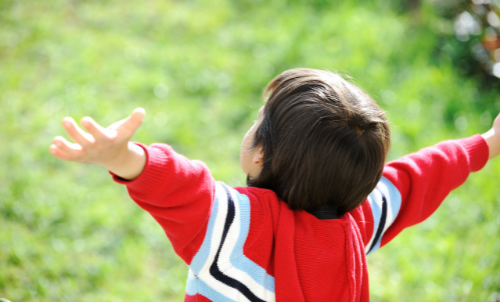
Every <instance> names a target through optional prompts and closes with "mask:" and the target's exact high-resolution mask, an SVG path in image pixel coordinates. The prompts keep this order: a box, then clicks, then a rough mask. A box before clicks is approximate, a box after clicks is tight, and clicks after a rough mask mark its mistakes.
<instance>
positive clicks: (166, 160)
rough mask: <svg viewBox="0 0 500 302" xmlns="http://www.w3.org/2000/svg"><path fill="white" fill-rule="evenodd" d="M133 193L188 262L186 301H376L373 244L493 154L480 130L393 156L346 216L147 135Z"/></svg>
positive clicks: (426, 210)
mask: <svg viewBox="0 0 500 302" xmlns="http://www.w3.org/2000/svg"><path fill="white" fill-rule="evenodd" d="M141 146H142V147H143V148H144V149H145V151H146V153H147V157H148V159H147V164H146V167H145V168H144V171H143V172H142V174H141V175H140V176H139V177H138V178H136V179H134V180H132V181H125V180H123V179H120V178H118V177H116V176H114V179H115V181H117V182H119V183H123V184H126V185H127V189H128V191H129V194H130V196H131V197H132V199H133V200H134V201H135V202H136V203H137V204H138V205H139V206H140V207H142V208H143V209H144V210H146V211H148V212H149V213H150V214H151V215H152V216H153V217H154V219H155V220H156V221H157V222H158V223H159V224H160V225H161V226H162V227H163V229H164V230H165V233H166V235H167V236H168V238H169V239H170V241H171V243H172V246H173V248H174V250H175V252H176V253H177V254H178V255H179V256H180V257H181V258H182V259H183V260H184V261H185V262H186V263H187V264H188V265H189V274H188V281H187V287H186V295H185V301H369V294H368V289H369V287H368V270H367V265H366V256H365V255H366V254H369V253H372V252H374V251H375V250H377V249H379V248H380V247H382V246H384V245H385V244H387V243H388V242H389V241H391V240H392V239H393V238H394V237H395V236H396V235H397V234H399V233H400V232H401V231H402V230H403V229H404V228H406V227H409V226H412V225H415V224H417V223H419V222H421V221H423V220H425V219H426V218H427V217H429V216H430V215H431V214H432V213H433V212H434V211H435V210H436V209H437V208H438V206H439V205H440V203H441V202H442V201H443V199H444V198H445V197H446V196H447V195H448V193H449V192H450V191H451V190H453V189H455V188H457V187H458V186H460V185H461V184H462V183H463V182H464V181H465V180H466V179H467V176H468V175H469V173H470V172H473V171H477V170H479V169H481V168H482V167H483V166H484V165H485V163H486V161H487V159H488V146H487V143H486V142H485V141H484V140H483V138H482V137H481V136H480V135H475V136H473V137H470V138H467V139H461V140H451V141H445V142H442V143H439V144H437V145H435V146H433V147H429V148H425V149H422V150H420V151H418V152H416V153H413V154H410V155H407V156H405V157H403V158H401V159H400V160H396V161H392V162H389V163H387V164H386V166H385V168H384V172H383V177H382V179H381V180H380V182H379V184H378V185H377V187H376V188H375V190H374V191H373V192H372V193H371V194H370V195H369V196H368V198H367V201H366V202H365V203H363V204H362V205H361V206H359V207H358V208H356V209H355V210H353V211H351V212H349V213H347V214H345V215H343V216H341V217H339V219H326V220H321V219H318V218H316V217H315V216H313V215H311V214H310V213H308V212H305V211H292V210H290V209H289V208H288V206H287V204H286V203H285V202H283V201H281V200H280V199H278V198H277V196H276V194H275V193H274V192H272V191H270V190H265V189H260V188H252V187H246V188H234V189H233V188H230V187H228V186H226V185H225V184H223V183H221V182H216V181H214V179H213V178H212V177H211V176H210V173H209V171H208V169H207V168H206V166H205V165H204V164H203V163H202V162H200V161H190V160H188V159H187V158H185V157H184V156H182V155H179V154H177V153H175V152H174V151H173V150H172V148H171V147H170V146H168V145H164V144H153V145H151V146H150V147H146V146H143V145H141Z"/></svg>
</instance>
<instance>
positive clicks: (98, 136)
mask: <svg viewBox="0 0 500 302" xmlns="http://www.w3.org/2000/svg"><path fill="white" fill-rule="evenodd" d="M144 115H145V111H144V109H142V108H136V109H135V110H134V111H133V112H132V114H131V115H130V116H129V117H127V118H125V119H123V120H121V121H118V122H116V123H114V124H112V125H111V126H109V127H108V128H103V127H101V126H100V125H99V124H97V123H96V122H95V121H94V120H93V119H92V118H90V117H84V118H82V120H81V125H82V126H83V128H85V130H87V131H88V133H87V132H85V131H84V130H82V129H81V128H80V127H78V125H77V124H76V122H75V121H74V120H73V119H72V118H71V117H65V118H64V119H63V120H62V125H63V127H64V129H65V130H66V132H67V133H68V135H69V136H70V137H71V139H72V140H73V141H74V143H71V142H69V141H67V140H66V139H65V138H64V137H62V136H57V137H55V138H54V139H53V141H52V145H51V146H50V148H49V150H50V152H51V153H52V154H53V155H54V156H55V157H57V158H59V159H63V160H68V161H76V162H84V163H91V164H96V165H99V166H102V167H104V168H106V169H108V170H109V171H111V172H112V173H114V174H116V175H118V176H120V177H121V178H124V179H134V178H136V177H137V176H139V175H140V174H141V172H142V170H143V169H144V166H145V165H146V160H147V158H146V154H145V152H144V150H143V149H142V148H141V147H139V146H138V145H136V144H133V143H131V142H130V138H131V137H132V136H133V135H134V133H135V131H136V130H137V129H138V128H139V126H140V125H141V123H142V119H143V117H144Z"/></svg>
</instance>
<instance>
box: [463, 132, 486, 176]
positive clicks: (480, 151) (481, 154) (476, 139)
mask: <svg viewBox="0 0 500 302" xmlns="http://www.w3.org/2000/svg"><path fill="white" fill-rule="evenodd" d="M458 142H459V143H460V144H461V145H462V146H463V147H464V148H465V150H466V151H467V154H468V156H469V167H470V171H471V172H476V171H479V170H481V169H482V168H483V167H484V165H486V162H488V157H489V152H490V150H489V147H488V143H487V142H486V140H485V139H484V138H483V137H482V136H481V135H479V134H476V135H474V136H471V137H468V138H463V139H459V140H458Z"/></svg>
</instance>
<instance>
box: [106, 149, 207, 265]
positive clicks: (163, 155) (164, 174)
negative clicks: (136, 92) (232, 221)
mask: <svg viewBox="0 0 500 302" xmlns="http://www.w3.org/2000/svg"><path fill="white" fill-rule="evenodd" d="M138 145H139V146H141V147H142V148H143V149H144V150H145V152H146V155H147V162H146V166H145V168H144V170H143V172H142V173H141V175H139V176H138V177H137V178H136V179H134V180H131V181H127V180H124V179H122V178H119V177H118V176H116V175H113V174H112V175H113V179H114V180H115V181H116V182H118V183H122V184H125V185H126V186H127V190H128V192H129V195H130V197H131V198H132V199H133V200H134V201H135V202H136V203H137V204H138V205H139V206H140V207H141V208H143V209H144V210H146V211H148V212H149V213H150V214H151V215H152V216H153V218H154V219H155V220H156V221H157V222H158V223H159V224H160V225H161V226H162V228H163V229H164V231H165V233H166V235H167V236H168V238H169V240H170V242H171V243H172V246H173V248H174V250H175V252H176V253H177V254H178V255H179V256H180V257H181V258H182V259H183V260H184V261H185V262H186V263H187V264H190V262H191V260H192V258H193V257H194V255H195V254H196V252H197V251H198V249H199V248H200V246H201V244H202V242H203V238H204V236H205V232H206V228H207V223H208V219H209V217H210V211H211V207H212V202H213V200H214V195H215V181H214V180H213V178H212V177H211V175H210V172H209V171H208V168H207V167H206V166H205V165H204V164H203V163H202V162H200V161H196V160H188V159H187V158H186V157H184V156H182V155H180V154H177V153H176V152H175V151H174V150H173V149H172V148H171V147H170V146H168V145H165V144H153V145H151V146H150V147H146V146H144V145H142V144H138Z"/></svg>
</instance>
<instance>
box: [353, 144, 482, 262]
mask: <svg viewBox="0 0 500 302" xmlns="http://www.w3.org/2000/svg"><path fill="white" fill-rule="evenodd" d="M488 152H489V151H488V145H487V143H486V141H485V140H484V139H483V138H482V137H481V136H480V135H474V136H472V137H469V138H465V139H459V140H449V141H444V142H441V143H439V144H437V145H435V146H432V147H427V148H424V149H422V150H420V151H418V152H415V153H412V154H409V155H407V156H404V157H403V158H401V159H399V160H395V161H392V162H389V163H387V164H386V166H385V167H384V172H383V176H382V178H381V180H380V182H379V183H378V185H377V187H376V188H375V190H373V192H372V193H371V194H370V195H369V196H368V199H367V202H365V203H364V204H363V206H361V207H360V208H359V210H358V212H359V213H357V212H356V213H354V216H358V217H363V218H364V221H363V223H358V225H360V229H361V231H362V233H363V235H364V236H363V237H364V239H365V249H366V253H367V254H369V253H372V252H374V251H376V250H377V249H379V248H380V247H382V246H384V245H385V244H387V243H388V242H389V241H391V240H392V239H393V238H394V237H395V236H396V235H398V234H399V233H400V232H401V231H402V230H403V229H405V228H407V227H410V226H412V225H415V224H417V223H420V222H422V221H424V220H425V219H427V218H428V217H429V216H430V215H431V214H432V213H434V211H436V209H437V208H438V207H439V205H440V204H441V202H442V201H443V200H444V199H445V198H446V196H448V194H449V193H450V192H451V191H452V190H454V189H455V188H457V187H459V186H460V185H461V184H463V183H464V182H465V180H466V179H467V177H468V176H469V174H470V172H475V171H478V170H480V169H481V168H482V167H483V166H484V165H485V164H486V162H487V160H488ZM370 213H371V215H370ZM367 222H368V223H367Z"/></svg>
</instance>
